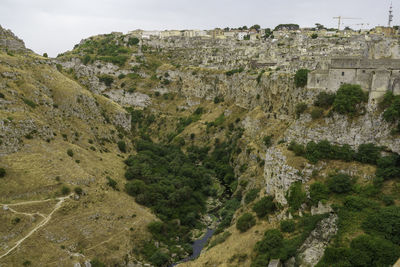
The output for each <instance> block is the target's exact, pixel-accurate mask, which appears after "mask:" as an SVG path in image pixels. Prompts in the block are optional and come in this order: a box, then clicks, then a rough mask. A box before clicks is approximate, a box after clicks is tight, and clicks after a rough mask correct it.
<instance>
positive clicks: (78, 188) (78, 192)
mask: <svg viewBox="0 0 400 267" xmlns="http://www.w3.org/2000/svg"><path fill="white" fill-rule="evenodd" d="M74 191H75V193H76V194H77V195H82V193H83V190H82V188H80V187H75V188H74Z"/></svg>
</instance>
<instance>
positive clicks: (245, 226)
mask: <svg viewBox="0 0 400 267" xmlns="http://www.w3.org/2000/svg"><path fill="white" fill-rule="evenodd" d="M254 225H256V219H255V218H254V216H253V215H251V213H245V214H243V215H242V216H240V217H239V219H238V220H237V222H236V228H237V229H238V230H239V231H240V232H246V231H247V230H249V229H250V228H251V227H253V226H254Z"/></svg>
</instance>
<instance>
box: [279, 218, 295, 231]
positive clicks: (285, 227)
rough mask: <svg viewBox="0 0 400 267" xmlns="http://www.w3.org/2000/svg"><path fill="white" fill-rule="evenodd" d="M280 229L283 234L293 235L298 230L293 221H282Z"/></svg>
mask: <svg viewBox="0 0 400 267" xmlns="http://www.w3.org/2000/svg"><path fill="white" fill-rule="evenodd" d="M280 228H281V231H282V232H286V233H292V232H294V230H295V229H296V223H295V222H294V221H293V220H285V221H281V223H280Z"/></svg>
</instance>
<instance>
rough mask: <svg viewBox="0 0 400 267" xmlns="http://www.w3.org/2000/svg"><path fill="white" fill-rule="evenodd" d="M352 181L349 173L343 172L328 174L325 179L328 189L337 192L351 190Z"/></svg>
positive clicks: (341, 192)
mask: <svg viewBox="0 0 400 267" xmlns="http://www.w3.org/2000/svg"><path fill="white" fill-rule="evenodd" d="M354 183H355V181H354V179H353V178H352V177H351V176H350V175H347V174H344V173H338V174H333V175H330V176H329V178H328V180H327V185H328V188H329V190H330V191H331V192H334V193H337V194H343V193H348V192H350V191H352V187H353V185H354Z"/></svg>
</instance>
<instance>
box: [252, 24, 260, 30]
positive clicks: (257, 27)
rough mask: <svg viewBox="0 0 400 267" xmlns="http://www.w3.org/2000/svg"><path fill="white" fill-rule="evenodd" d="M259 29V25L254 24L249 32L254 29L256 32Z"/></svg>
mask: <svg viewBox="0 0 400 267" xmlns="http://www.w3.org/2000/svg"><path fill="white" fill-rule="evenodd" d="M260 28H261V27H260V25H258V24H254V25H253V26H251V27H250V30H251V29H255V30H256V31H259V30H260Z"/></svg>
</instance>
